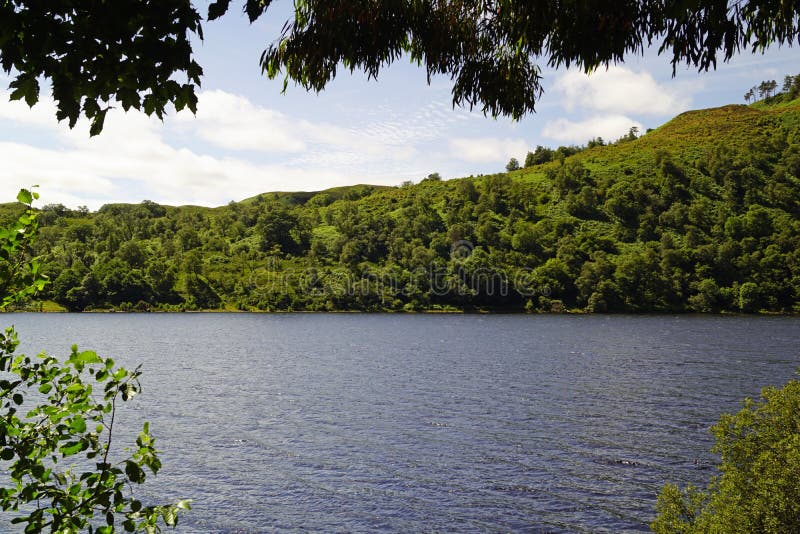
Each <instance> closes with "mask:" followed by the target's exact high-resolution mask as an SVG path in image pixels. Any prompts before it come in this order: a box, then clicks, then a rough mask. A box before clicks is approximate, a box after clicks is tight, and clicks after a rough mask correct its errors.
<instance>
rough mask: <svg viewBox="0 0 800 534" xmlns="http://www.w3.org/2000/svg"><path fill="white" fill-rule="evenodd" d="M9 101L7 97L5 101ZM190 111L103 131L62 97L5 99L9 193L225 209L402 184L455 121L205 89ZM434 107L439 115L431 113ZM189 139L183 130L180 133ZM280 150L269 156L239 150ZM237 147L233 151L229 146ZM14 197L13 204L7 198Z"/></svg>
mask: <svg viewBox="0 0 800 534" xmlns="http://www.w3.org/2000/svg"><path fill="white" fill-rule="evenodd" d="M3 96H5V99H3ZM200 99H201V104H205V106H204V107H201V108H200V110H199V111H198V116H197V119H194V118H193V116H192V115H191V114H190V113H181V114H178V115H177V116H170V117H168V118H167V121H166V124H165V123H162V122H161V121H159V120H158V119H155V118H151V117H147V116H146V115H144V114H142V113H138V112H131V113H124V112H123V111H122V110H120V109H112V110H111V111H110V112H109V114H108V116H107V118H106V122H105V128H104V130H103V134H102V135H100V136H97V137H93V138H92V137H89V134H88V123H87V121H85V120H81V121H79V123H78V125H77V126H76V128H75V129H74V130H70V129H69V128H68V126H67V125H66V123H58V122H57V121H56V120H55V118H54V115H55V106H54V103H53V101H52V99H48V98H43V99H42V101H41V102H40V104H38V105H37V106H35V107H34V108H33V109H32V110H31V109H28V108H27V106H25V105H24V104H20V103H18V102H14V103H10V102H8V101H7V94H5V95H2V94H0V132H4V135H2V136H0V161H2V162H3V165H2V166H0V183H2V184H3V185H4V186H5V187H3V190H2V191H0V193H2V194H3V195H12V193H13V194H16V193H15V191H16V189H17V188H20V187H29V186H30V185H32V184H39V185H40V186H41V188H40V191H41V193H42V202H44V203H53V202H61V203H64V204H66V205H69V206H73V207H74V206H77V205H81V204H86V205H88V206H89V207H90V208H92V209H95V208H98V207H99V206H100V205H102V204H104V203H108V202H138V201H141V200H143V199H145V198H147V199H150V200H155V201H157V202H163V203H171V204H186V203H192V204H202V205H220V204H224V203H225V202H227V201H229V200H236V199H241V198H245V197H249V196H253V195H256V194H259V193H262V192H265V191H277V190H283V191H287V190H289V191H292V190H295V191H296V190H319V189H325V188H328V187H333V186H336V185H346V184H348V183H357V182H362V183H363V182H369V183H383V184H392V185H396V184H399V183H400V182H401V181H402V180H404V179H407V178H408V177H414V176H417V175H420V176H422V174H420V173H421V172H422V171H421V170H420V169H424V170H427V171H428V172H430V168H433V167H432V166H431V165H429V164H428V162H429V161H430V160H431V158H432V157H433V154H432V153H431V151H430V149H429V148H428V149H427V150H422V151H420V150H418V148H417V147H418V146H419V147H425V144H426V142H427V141H429V140H430V139H432V138H433V137H435V136H438V135H442V129H443V128H444V127H446V126H447V124H448V122H454V121H456V120H458V119H454V118H442V119H436V118H433V119H430V116H435V115H436V113H435V111H436V110H435V109H433V110H429V109H424V108H423V109H422V110H421V111H420V112H419V114H420V115H421V117H428V118H429V120H427V121H422V120H420V119H421V117H420V116H416V115H402V114H397V115H395V116H389V117H384V120H383V121H376V120H372V122H369V123H367V124H363V125H358V124H355V125H351V126H349V127H347V128H340V127H336V126H332V125H330V124H326V123H322V122H319V123H317V122H311V121H307V120H296V119H294V118H293V117H291V116H288V115H286V114H283V113H280V112H276V111H272V110H269V109H266V108H263V107H259V106H256V105H254V104H253V103H251V102H250V101H248V100H247V99H245V98H243V97H240V96H237V95H233V94H229V93H223V92H221V91H214V92H211V93H201V95H200ZM432 111H433V113H432ZM175 134H179V135H175ZM198 138H202V139H204V140H206V141H209V142H211V143H213V144H214V145H217V146H220V147H222V148H223V150H217V151H216V153H214V154H213V155H210V154H206V153H202V152H199V151H198V150H197V149H195V148H193V147H194V143H193V141H195V140H196V139H198ZM241 148H248V149H250V150H251V151H256V152H265V151H266V152H268V153H270V159H269V160H268V161H263V158H261V160H260V159H259V157H258V156H257V155H254V154H252V152H251V153H250V154H247V153H244V152H242V151H240V150H238V149H241ZM225 149H229V150H225ZM7 200H11V198H8V199H7Z"/></svg>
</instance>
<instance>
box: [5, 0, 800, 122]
mask: <svg viewBox="0 0 800 534" xmlns="http://www.w3.org/2000/svg"><path fill="white" fill-rule="evenodd" d="M231 3H232V2H231V0H217V1H215V2H212V3H211V4H210V5H209V7H208V13H207V16H206V18H207V20H209V21H212V20H214V19H217V18H219V17H221V16H223V15H224V14H225V13H227V12H228V11H229V10H230V8H231ZM271 3H272V2H271V0H245V2H244V5H243V9H244V12H245V13H246V14H247V16H248V17H249V19H250V21H251V22H254V21H256V20H258V19H259V18H260V17H262V16H265V14H266V13H267V11H268V8H269V7H270V4H271ZM294 7H295V9H294V14H293V16H292V17H291V18H290V19H289V20H287V21H286V23H285V24H284V26H283V31H282V32H281V34H280V35H279V36H276V38H275V39H274V40H273V41H272V42H271V43H269V44H268V45H267V48H266V50H265V51H264V52H263V54H262V55H261V68H262V70H263V72H264V73H265V74H266V75H267V76H269V77H270V78H275V77H278V76H284V77H285V82H286V83H288V82H289V81H290V80H291V81H294V82H296V83H299V84H300V85H302V86H303V87H305V88H306V89H309V90H315V91H321V90H322V89H324V88H325V86H326V85H327V83H328V82H329V81H331V80H332V79H333V78H334V77H335V76H336V73H337V69H339V68H340V67H344V68H346V69H349V70H351V71H355V70H359V71H363V72H365V73H366V74H367V75H368V76H369V77H376V76H377V75H378V73H379V72H380V71H381V69H383V68H385V67H386V66H388V65H389V64H391V63H392V62H394V61H396V60H397V59H399V58H400V57H403V56H404V55H408V56H410V57H411V58H412V60H414V61H415V62H417V64H419V65H420V66H423V67H424V68H425V69H426V71H427V73H428V77H429V79H430V77H431V76H434V75H439V74H440V75H445V76H449V77H450V78H451V79H452V81H453V89H452V94H453V104H454V105H464V106H469V107H470V108H472V107H475V106H477V107H479V108H480V109H482V110H483V111H484V112H485V113H488V114H492V115H509V116H511V117H514V118H519V117H521V116H523V115H524V114H526V113H528V112H532V111H534V110H535V104H536V102H537V101H538V99H539V97H540V96H541V94H542V90H543V87H542V78H541V68H542V66H543V65H547V66H550V67H561V66H566V67H569V66H571V65H576V66H578V67H580V68H581V69H583V70H585V71H587V72H588V71H591V70H593V69H595V68H597V67H600V66H603V65H608V64H610V63H614V62H619V61H623V60H624V59H625V57H626V56H628V55H631V54H637V53H642V52H643V51H644V50H645V49H646V48H648V47H650V46H658V47H659V51H660V52H662V53H667V54H671V55H672V65H673V72H674V69H675V67H677V66H678V65H679V64H682V63H685V64H687V65H689V66H693V67H696V68H698V69H699V70H708V69H710V68H715V67H716V65H717V62H718V61H720V60H722V61H727V60H729V59H730V58H731V57H733V56H734V55H735V54H737V53H739V52H740V51H742V50H750V51H752V52H758V51H764V50H765V49H766V48H767V47H769V46H770V45H773V44H778V45H783V44H786V45H792V44H794V43H795V42H796V41H797V40H798V37H799V36H800V27H799V26H800V24H799V22H798V19H799V18H800V4H797V3H796V2H783V1H779V0H756V1H745V0H741V1H739V2H728V1H727V0H715V1H713V2H701V1H700V0H689V1H681V2H677V1H667V0H643V1H640V0H622V1H620V0H602V1H587V0H560V1H553V0H537V1H520V0H491V1H490V0H484V1H479V2H466V1H463V0H346V1H345V0H325V1H321V0H303V1H301V0H295V2H294ZM202 18H203V17H202V16H201V14H200V12H199V11H198V10H197V8H196V7H195V6H194V5H193V4H192V3H191V2H190V1H189V0H158V1H156V0H116V1H115V2H113V3H108V2H103V1H100V0H89V1H86V2H80V3H75V2H72V1H71V0H51V1H48V2H23V1H21V0H2V1H1V2H0V63H2V68H3V70H4V71H5V72H7V73H10V74H12V77H13V80H12V82H11V84H10V88H11V89H12V93H11V98H12V99H23V98H24V99H25V101H26V102H27V103H28V104H29V105H33V104H35V103H36V102H37V101H38V98H39V91H40V87H39V80H40V79H41V78H46V79H49V80H50V81H51V82H52V85H53V97H54V99H55V101H56V105H57V107H58V111H57V117H58V118H59V120H62V119H67V120H68V121H69V124H70V126H73V125H74V124H75V123H76V122H77V120H78V118H79V117H80V115H81V114H83V115H85V116H86V117H87V118H89V119H90V120H91V121H92V128H91V133H92V134H97V133H99V132H100V131H101V130H102V127H103V119H104V118H105V113H106V111H107V110H108V109H109V106H112V105H115V104H116V103H119V105H121V106H122V107H123V108H124V109H126V110H127V109H130V108H135V109H140V110H143V111H144V112H145V113H147V114H156V115H157V116H159V117H161V116H163V114H164V113H165V112H166V110H167V107H168V106H169V105H172V106H174V107H175V109H177V110H180V109H183V108H184V107H188V108H189V109H191V110H193V111H194V110H195V108H196V103H197V98H196V94H195V91H196V89H197V87H198V86H199V85H200V77H201V75H202V68H201V67H200V65H199V64H198V63H197V62H196V61H195V59H194V56H193V50H192V36H197V37H199V38H201V39H202V36H203V33H202V26H201V21H202ZM178 79H185V80H186V83H181V82H179V81H177V80H178Z"/></svg>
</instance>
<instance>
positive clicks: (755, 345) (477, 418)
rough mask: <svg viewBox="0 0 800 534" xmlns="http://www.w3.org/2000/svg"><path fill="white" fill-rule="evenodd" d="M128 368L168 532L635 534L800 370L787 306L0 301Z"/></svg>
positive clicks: (794, 322)
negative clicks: (720, 435) (573, 309)
mask: <svg viewBox="0 0 800 534" xmlns="http://www.w3.org/2000/svg"><path fill="white" fill-rule="evenodd" d="M0 320H1V321H2V323H3V326H8V325H11V324H14V325H15V326H16V329H17V331H18V333H19V336H20V339H21V341H22V346H21V347H20V351H21V352H25V353H26V354H32V353H36V352H39V351H41V350H46V351H48V352H49V353H51V354H53V355H66V354H67V353H68V352H69V346H70V345H71V344H72V343H78V344H79V345H80V348H81V349H92V350H96V351H97V352H98V354H100V355H101V356H104V357H105V356H111V357H113V358H114V359H115V360H116V361H117V363H118V364H120V365H125V366H127V367H134V366H136V365H137V364H139V363H141V364H142V369H143V371H144V375H143V377H142V384H143V394H142V395H140V396H138V397H137V398H136V399H135V400H134V401H132V402H131V403H130V404H129V405H127V406H126V407H125V409H123V410H120V411H119V412H118V413H119V414H120V420H119V422H118V426H117V429H118V432H119V439H118V441H117V443H120V444H122V441H123V440H124V439H130V438H132V437H133V436H134V435H135V433H136V431H138V429H139V428H140V427H141V423H142V422H143V421H145V420H148V421H150V424H151V429H152V431H153V433H154V435H155V436H156V438H157V446H158V448H159V449H161V450H162V451H163V452H162V455H161V457H162V460H163V464H164V467H163V470H162V471H161V472H160V473H159V475H158V476H157V477H155V478H153V479H151V480H149V481H148V483H147V484H146V486H145V487H144V488H141V489H140V490H139V491H140V494H141V496H142V498H143V500H146V501H152V502H156V501H169V500H172V499H178V498H191V499H193V510H192V511H191V512H189V513H187V514H186V515H185V516H183V518H182V520H181V527H182V528H179V532H180V531H185V532H226V533H228V532H229V533H234V532H241V533H245V532H273V531H289V532H292V531H303V532H306V531H311V532H380V531H385V532H434V531H435V532H639V531H647V525H648V523H649V522H650V521H651V520H652V518H653V515H654V506H655V499H656V495H657V493H658V491H659V489H660V488H661V486H663V484H665V483H666V482H675V483H678V484H686V483H689V482H691V483H694V484H696V485H704V484H705V483H706V482H707V480H708V478H709V477H710V476H711V475H712V474H713V473H714V465H715V462H716V461H717V460H716V458H715V457H714V456H713V455H712V454H711V453H710V452H709V448H710V446H711V444H712V439H711V435H710V434H709V431H708V429H709V427H710V426H711V425H712V424H714V422H716V421H717V419H718V418H719V415H720V414H721V413H723V412H729V413H730V412H734V411H737V410H738V409H739V408H740V406H741V400H742V399H743V398H744V397H745V396H751V397H753V396H757V395H758V394H759V391H760V388H761V387H763V386H767V385H776V386H779V385H781V384H783V383H785V382H786V381H788V380H789V379H791V378H793V377H796V376H797V375H796V374H795V372H796V370H797V369H798V367H800V320H798V319H797V318H792V317H720V316H531V315H399V314H383V315H382V314H376V315H370V314H271V315H270V314H69V315H59V314H3V315H0Z"/></svg>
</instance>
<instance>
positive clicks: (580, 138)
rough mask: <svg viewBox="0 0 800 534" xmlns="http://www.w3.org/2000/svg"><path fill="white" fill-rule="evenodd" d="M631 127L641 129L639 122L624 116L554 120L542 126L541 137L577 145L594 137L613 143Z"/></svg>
mask: <svg viewBox="0 0 800 534" xmlns="http://www.w3.org/2000/svg"><path fill="white" fill-rule="evenodd" d="M632 126H636V127H637V128H639V129H640V130H642V128H643V126H642V124H641V123H640V122H638V121H635V120H633V119H631V118H628V117H626V116H625V115H606V116H599V117H590V118H588V119H585V120H582V121H571V120H568V119H556V120H554V121H550V122H548V123H547V124H546V125H545V126H544V128H543V129H542V135H544V136H545V137H548V138H550V139H555V140H556V141H561V142H566V143H577V144H582V143H585V142H587V141H588V140H589V139H593V138H595V137H602V138H603V139H605V140H606V141H613V140H616V139H619V138H620V137H622V136H623V135H625V134H626V133H628V131H629V130H630V128H631V127H632Z"/></svg>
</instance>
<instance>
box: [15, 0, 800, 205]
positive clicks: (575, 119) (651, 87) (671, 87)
mask: <svg viewBox="0 0 800 534" xmlns="http://www.w3.org/2000/svg"><path fill="white" fill-rule="evenodd" d="M289 5H290V4H289ZM286 6H287V3H286V2H283V4H282V5H279V6H278V8H277V9H273V8H270V11H269V12H268V13H267V15H266V19H265V20H264V21H260V22H257V23H256V24H255V25H250V24H249V23H248V22H247V19H246V17H245V16H244V15H242V14H240V13H239V12H238V11H237V10H236V8H235V7H232V8H231V12H230V13H228V14H227V15H226V16H225V17H223V18H222V19H220V20H217V21H214V22H210V23H206V24H205V25H204V28H203V29H204V34H205V40H204V41H203V42H198V43H196V44H195V53H196V56H197V59H198V62H199V63H200V64H201V65H202V66H203V69H204V71H205V74H204V77H203V80H202V81H203V84H202V87H201V89H200V92H199V103H198V111H197V115H196V116H195V115H193V114H192V113H191V112H189V111H184V112H181V113H177V114H176V113H174V112H172V113H170V114H169V115H167V116H166V117H165V118H164V121H163V122H162V121H160V120H158V119H157V118H150V117H147V116H146V115H144V114H142V113H139V112H136V111H131V112H129V113H124V112H123V111H122V110H121V109H114V110H112V111H110V112H109V114H108V116H107V118H106V121H105V129H104V131H103V133H102V134H101V135H100V136H97V137H94V138H90V137H89V133H88V131H89V124H88V122H87V121H86V120H82V121H80V122H79V123H78V125H77V126H76V127H75V128H74V129H72V130H70V129H69V127H68V126H67V124H66V122H61V123H59V122H57V121H56V119H55V106H54V104H53V102H52V99H50V98H49V97H48V96H47V93H46V92H45V91H44V90H43V91H42V95H43V98H42V99H41V100H40V102H39V103H38V104H37V105H36V106H34V107H33V108H28V107H27V105H25V104H24V103H22V102H9V99H8V94H9V91H8V89H7V86H8V82H9V81H10V79H9V78H8V77H4V76H3V75H2V74H1V73H0V184H1V185H2V187H0V202H8V201H12V200H13V199H14V198H15V196H16V191H17V190H18V189H19V188H21V187H30V186H32V185H34V184H36V185H38V186H39V188H38V190H39V193H40V195H41V200H40V203H41V204H50V203H62V204H65V205H66V206H68V207H71V208H76V207H78V206H87V207H89V208H90V209H92V210H94V209H97V208H99V207H100V206H102V205H103V204H106V203H112V202H133V203H137V202H141V201H142V200H145V199H146V200H152V201H155V202H159V203H163V204H170V205H184V204H197V205H204V206H219V205H223V204H227V203H228V202H230V201H232V200H233V201H238V200H242V199H244V198H248V197H251V196H254V195H257V194H259V193H263V192H269V191H318V190H322V189H326V188H329V187H336V186H341V185H349V184H358V183H369V184H382V185H399V184H401V183H402V182H404V181H406V180H411V181H414V182H418V181H419V180H420V179H422V178H424V177H425V176H427V175H428V174H430V173H433V172H438V173H439V174H440V175H441V176H442V177H444V178H445V179H448V178H458V177H462V176H469V175H478V174H487V173H492V172H500V171H503V170H504V168H505V165H506V163H507V162H508V160H509V159H510V158H511V157H516V158H517V159H518V160H520V161H521V162H522V161H523V160H524V158H525V155H526V153H527V152H528V151H529V150H533V149H535V147H536V146H537V145H543V146H549V147H557V146H559V145H568V144H585V143H586V142H587V141H588V140H589V139H592V138H594V137H597V136H600V137H603V138H604V139H606V140H614V139H617V138H619V137H620V136H622V135H624V134H625V133H627V132H628V130H629V129H630V128H631V127H632V126H636V127H638V128H639V129H640V130H641V131H644V130H645V129H647V128H655V127H658V126H659V125H661V124H664V123H665V122H667V121H668V120H669V119H671V118H672V117H674V116H675V115H677V114H679V113H681V112H684V111H687V110H690V109H700V108H707V107H714V106H721V105H725V104H731V103H736V104H740V103H744V99H743V95H744V94H745V93H746V92H747V90H748V89H749V88H750V87H752V86H753V85H756V84H758V83H759V82H760V81H762V80H766V79H775V80H777V81H778V83H779V86H780V84H781V82H782V80H783V77H784V75H786V74H797V72H796V71H797V70H798V69H797V65H798V61H797V59H798V48H787V47H783V48H777V47H776V48H774V49H771V50H769V51H768V52H767V53H766V54H763V55H762V54H756V55H753V54H750V53H745V54H742V55H740V56H738V57H736V58H735V59H734V60H733V61H732V62H731V63H728V64H720V65H718V68H717V70H716V71H713V72H708V73H697V72H696V71H695V70H690V69H685V68H679V69H678V72H677V73H676V75H675V76H674V77H673V76H672V67H671V65H670V63H669V58H668V57H666V56H658V54H657V53H656V52H655V51H654V50H651V51H647V52H646V53H645V54H644V55H643V56H634V57H632V58H629V59H627V60H626V62H625V63H622V64H617V65H612V66H610V67H609V68H608V69H605V68H601V69H599V70H597V71H596V72H594V73H593V74H591V75H589V76H587V75H585V74H583V73H582V72H580V71H576V70H565V69H561V70H558V71H554V70H544V71H543V84H544V89H545V94H544V95H543V97H542V99H541V100H540V101H539V103H538V104H537V112H536V113H535V114H530V115H527V116H525V117H524V118H522V119H521V120H519V121H513V120H511V119H509V118H503V117H500V118H496V119H495V118H492V117H485V116H484V115H483V114H482V113H481V112H480V111H479V110H474V111H470V110H468V109H463V108H453V106H452V97H451V93H450V91H451V83H450V80H449V79H448V78H446V77H437V78H434V79H433V80H432V82H431V84H430V85H429V84H428V83H427V79H426V75H425V72H424V70H423V69H420V68H419V67H417V66H415V65H412V64H411V63H410V62H409V61H407V60H403V59H401V60H400V61H398V62H396V63H395V64H393V65H392V66H391V67H389V68H387V69H385V70H384V71H383V72H382V73H381V74H380V75H379V77H378V80H377V81H376V80H367V77H366V75H364V74H363V73H359V72H356V73H355V74H352V75H351V74H350V73H349V71H340V73H339V74H338V76H337V77H336V79H335V80H334V81H333V82H331V83H330V84H329V86H328V87H327V88H326V89H325V90H324V91H323V92H321V93H319V94H316V93H308V92H306V91H305V90H304V89H303V88H302V87H299V86H295V85H292V84H291V83H290V84H289V87H288V89H287V91H286V93H285V94H281V90H282V88H283V80H269V79H267V78H266V77H264V76H262V74H261V70H260V67H259V65H258V60H259V57H260V55H261V52H262V51H263V50H264V49H265V48H266V47H267V46H268V45H269V44H270V43H271V42H272V41H273V40H274V39H275V38H276V37H277V36H278V35H279V31H280V27H281V26H282V25H283V22H284V21H285V20H286V16H285V14H284V13H285V10H286ZM282 10H283V11H282ZM262 18H263V17H262Z"/></svg>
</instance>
